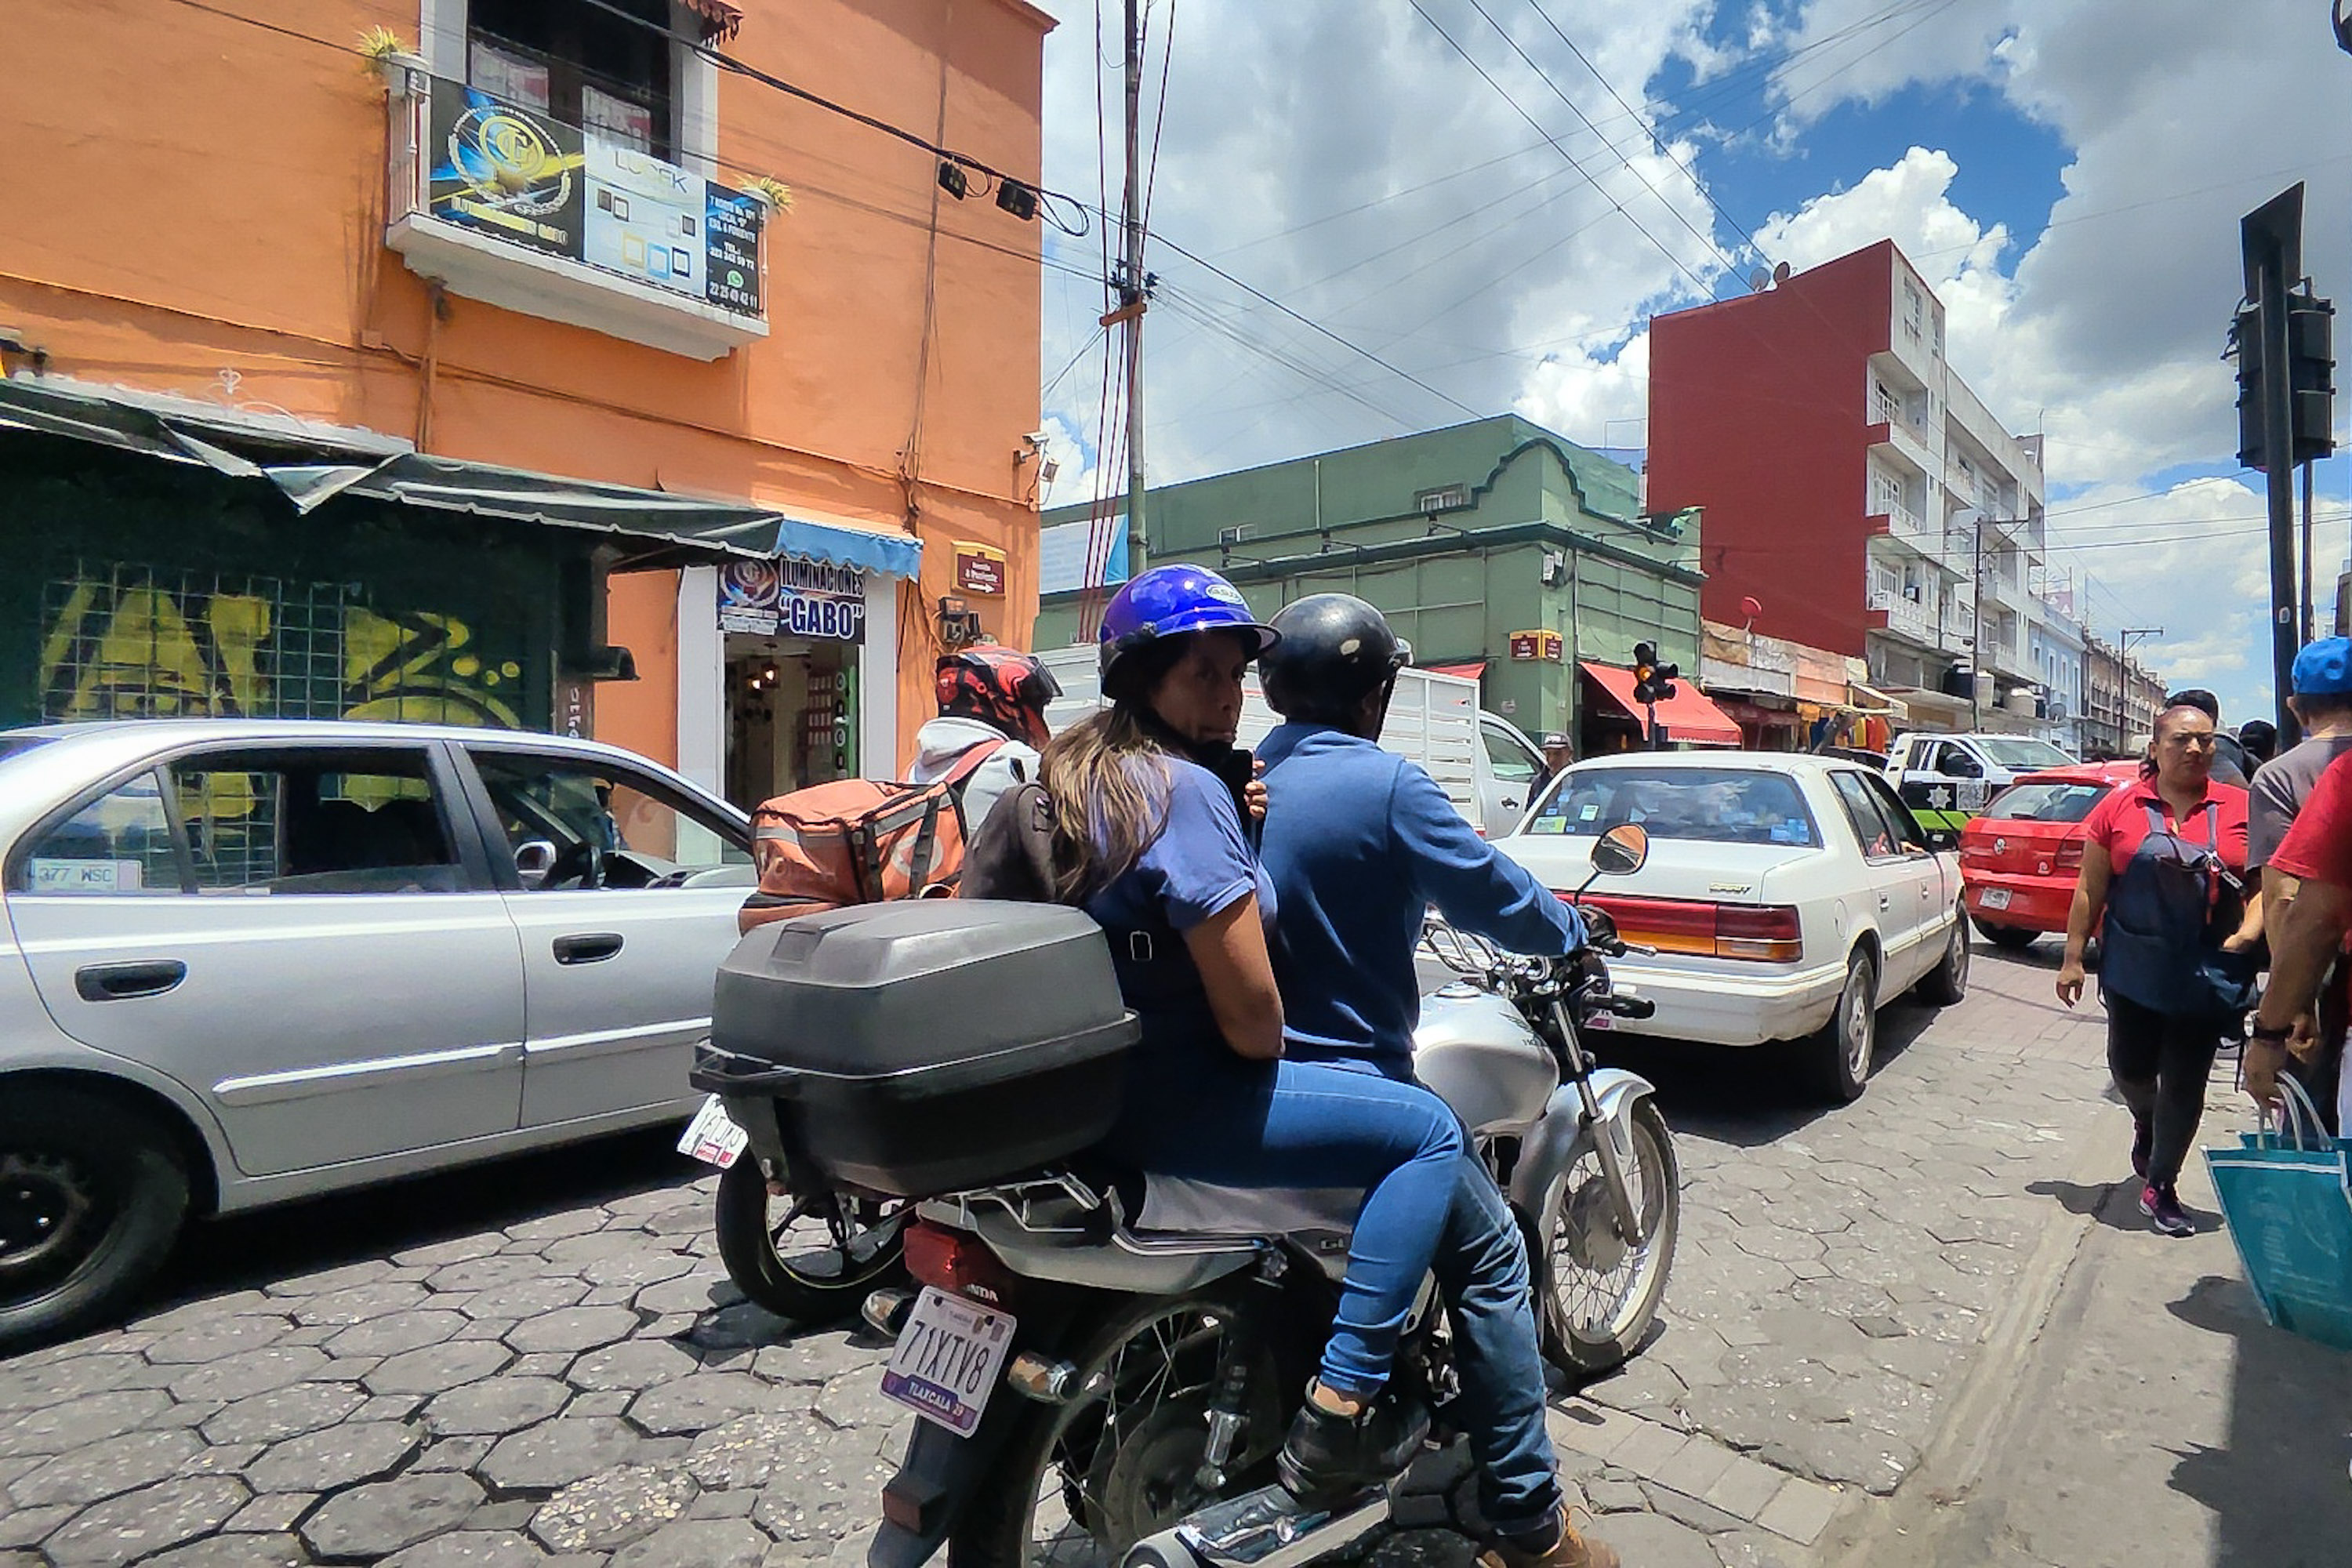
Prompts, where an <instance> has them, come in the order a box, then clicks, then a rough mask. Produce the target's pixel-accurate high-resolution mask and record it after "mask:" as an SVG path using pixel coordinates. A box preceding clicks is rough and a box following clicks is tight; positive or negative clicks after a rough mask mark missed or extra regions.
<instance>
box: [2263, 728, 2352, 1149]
mask: <svg viewBox="0 0 2352 1568" xmlns="http://www.w3.org/2000/svg"><path fill="white" fill-rule="evenodd" d="M2282 761H2284V759H2282ZM2266 869H2275V870H2277V871H2279V872H2282V873H2284V875H2286V876H2288V877H2292V878H2294V879H2295V884H2296V886H2295V894H2294V901H2293V902H2292V903H2291V904H2290V905H2289V907H2288V909H2287V911H2286V914H2285V916H2284V919H2282V920H2281V921H2279V924H2278V930H2277V934H2276V935H2275V937H2274V938H2273V941H2272V942H2271V981H2270V986H2269V989H2267V990H2266V991H2264V992H2263V1005H2262V1008H2261V1010H2260V1011H2259V1012H2257V1013H2256V1014H2255V1015H2254V1026H2253V1030H2252V1038H2251V1039H2250V1040H2249V1042H2248V1047H2247V1052H2246V1092H2247V1093H2248V1094H2251V1095H2252V1096H2253V1097H2254V1100H2255V1102H2256V1103H2257V1104H2261V1105H2270V1104H2273V1103H2274V1102H2275V1101H2276V1100H2278V1098H2279V1087H2278V1074H2279V1070H2280V1066H2281V1063H2280V1059H2279V1058H2280V1056H2281V1053H2282V1052H2284V1051H2288V1050H2290V1049H2291V1048H2292V1047H2294V1046H2297V1045H2300V1044H2302V1042H2303V1041H2305V1039H2307V1038H2309V1036H2310V1031H2311V1029H2312V1027H2313V1024H2314V1021H2315V1016H2317V1015H2318V1013H2319V1007H2320V997H2321V990H2322V987H2323V986H2324V985H2325V984H2326V977H2327V975H2328V973H2329V972H2330V971H2331V970H2334V969H2339V968H2341V967H2342V966H2343V953H2344V942H2345V939H2346V937H2347V935H2352V747H2347V750H2346V752H2345V754H2343V755H2339V756H2338V757H2337V758H2336V760H2335V761H2334V762H2332V763H2328V764H2327V769H2326V772H2325V773H2321V774H2320V776H2319V783H2318V784H2316V785H2315V786H2314V788H2313V789H2312V792H2311V795H2310V796H2309V798H2308V799H2306V800H2305V802H2304V804H2303V810H2302V812H2301V813H2300V814H2298V815H2297V816H2296V817H2295V819H2294V826H2293V827H2291V828H2289V829H2288V830H2287V835H2286V837H2285V839H2284V841H2283V842H2282V843H2281V844H2280V845H2279V847H2278V848H2277V849H2276V850H2275V851H2273V853H2272V855H2271V858H2270V866H2269V867H2268V868H2266ZM2347 1123H2352V1074H2339V1075H2338V1077H2337V1080H2336V1124H2337V1125H2338V1126H2339V1127H2341V1126H2343V1125H2346V1124H2347Z"/></svg>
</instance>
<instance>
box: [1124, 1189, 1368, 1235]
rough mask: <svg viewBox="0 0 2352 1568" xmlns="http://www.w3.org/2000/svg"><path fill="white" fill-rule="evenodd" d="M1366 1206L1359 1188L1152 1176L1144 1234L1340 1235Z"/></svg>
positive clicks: (1140, 1227)
mask: <svg viewBox="0 0 2352 1568" xmlns="http://www.w3.org/2000/svg"><path fill="white" fill-rule="evenodd" d="M1363 1206H1364V1194H1363V1193H1362V1192H1361V1191H1360V1189H1358V1188H1354V1187H1232V1186H1226V1185H1223V1184H1220V1183H1216V1182H1201V1181H1193V1180H1192V1179H1190V1178H1188V1177H1183V1176H1166V1175H1160V1174H1158V1173H1147V1174H1146V1175H1145V1176H1144V1178H1143V1204H1142V1206H1141V1207H1140V1208H1139V1210H1138V1211H1137V1214H1136V1216H1135V1223H1134V1229H1135V1231H1136V1233H1137V1234H1138V1235H1139V1236H1145V1237H1150V1236H1155V1235H1157V1236H1171V1237H1172V1236H1185V1237H1208V1236H1231V1237H1244V1236H1250V1237H1257V1236H1326V1237H1328V1236H1334V1235H1336V1236H1338V1237H1341V1238H1343V1239H1344V1238H1345V1237H1348V1236H1349V1234H1350V1233H1352V1232H1353V1231H1354V1230H1355V1228H1356V1215H1358V1214H1359V1213H1360V1212H1361V1210H1362V1209H1363Z"/></svg>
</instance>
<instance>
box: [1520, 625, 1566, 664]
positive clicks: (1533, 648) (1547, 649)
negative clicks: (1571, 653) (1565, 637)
mask: <svg viewBox="0 0 2352 1568" xmlns="http://www.w3.org/2000/svg"><path fill="white" fill-rule="evenodd" d="M1559 655H1560V637H1559V633H1558V632H1555V631H1550V630H1548V629H1541V628H1538V629H1537V630H1535V631H1525V632H1513V633H1512V634H1511V657H1512V658H1516V659H1544V660H1548V661H1549V662H1550V663H1553V664H1558V663H1559Z"/></svg>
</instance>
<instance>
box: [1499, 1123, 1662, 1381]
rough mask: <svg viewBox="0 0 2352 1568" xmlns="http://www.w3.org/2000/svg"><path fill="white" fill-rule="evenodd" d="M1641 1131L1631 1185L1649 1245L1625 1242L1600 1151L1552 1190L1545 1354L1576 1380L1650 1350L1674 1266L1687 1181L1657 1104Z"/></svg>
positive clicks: (1545, 1251) (1541, 1263) (1546, 1217)
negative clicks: (1647, 1339) (1649, 1342)
mask: <svg viewBox="0 0 2352 1568" xmlns="http://www.w3.org/2000/svg"><path fill="white" fill-rule="evenodd" d="M1632 1131H1633V1163H1632V1164H1631V1165H1630V1166H1628V1167H1627V1169H1626V1172H1625V1181H1626V1184H1627V1186H1628V1187H1630V1188H1631V1189H1632V1194H1633V1202H1634V1205H1635V1206H1636V1207H1637V1208H1638V1209H1639V1211H1640V1213H1641V1216H1642V1229H1643V1235H1644V1236H1646V1237H1648V1239H1647V1240H1646V1241H1645V1242H1644V1243H1643V1245H1642V1246H1641V1247H1638V1248H1637V1247H1629V1246H1627V1245H1626V1244H1625V1242H1624V1239H1623V1237H1620V1236H1619V1235H1618V1234H1617V1231H1616V1226H1615V1223H1614V1217H1613V1216H1614V1207H1613V1205H1612V1203H1611V1202H1610V1197H1609V1186H1608V1182H1607V1179H1606V1178H1605V1177H1604V1176H1603V1174H1602V1173H1601V1156H1600V1154H1599V1152H1597V1151H1591V1150H1588V1151H1587V1152H1585V1154H1584V1155H1583V1156H1582V1157H1581V1158H1580V1159H1579V1160H1578V1161H1577V1163H1575V1164H1573V1165H1571V1166H1570V1167H1569V1169H1568V1170H1567V1171H1566V1172H1565V1173H1562V1175H1561V1176H1560V1178H1559V1181H1557V1182H1555V1183H1554V1184H1553V1185H1552V1189H1551V1191H1550V1192H1549V1193H1547V1194H1545V1195H1544V1213H1543V1215H1542V1216H1541V1218H1540V1219H1539V1220H1538V1224H1537V1226H1536V1232H1537V1247H1536V1251H1535V1258H1534V1262H1535V1275H1536V1289H1537V1292H1538V1297H1539V1302H1538V1305H1539V1306H1540V1308H1541V1315H1542V1319H1543V1348H1544V1356H1545V1359H1547V1360H1549V1362H1551V1363H1552V1364H1553V1365H1555V1366H1557V1367H1559V1369H1560V1371H1562V1372H1564V1373H1567V1374H1568V1375H1569V1376H1570V1377H1572V1378H1578V1379H1590V1378H1593V1377H1598V1376H1599V1375H1601V1373H1606V1372H1611V1371H1613V1370H1615V1369H1616V1368H1617V1367H1619V1366H1621V1365H1622V1364H1623V1363H1624V1362H1625V1361H1626V1359H1627V1358H1628V1357H1630V1356H1631V1355H1633V1352H1635V1351H1638V1350H1640V1349H1641V1348H1642V1342H1643V1339H1644V1338H1645V1337H1646V1336H1647V1335H1648V1333H1649V1331H1650V1325H1651V1323H1652V1322H1653V1321H1655V1320H1656V1318H1657V1315H1658V1304H1659V1303H1660V1302H1661V1301H1663V1300H1664V1299H1665V1294H1666V1276H1667V1275H1668V1274H1669V1273H1670V1272H1672V1271H1673V1268H1674V1262H1675V1237H1676V1236H1677V1235H1678V1234H1679V1232H1680V1230H1681V1228H1682V1176H1681V1172H1680V1170H1679V1168H1678V1167H1677V1165H1676V1163H1675V1143H1674V1138H1673V1135H1672V1134H1671V1133H1669V1132H1668V1131H1667V1130H1666V1119H1665V1117H1664V1115H1663V1114H1662V1113H1661V1112H1660V1111H1659V1110H1658V1108H1657V1104H1656V1102H1655V1101H1654V1100H1649V1099H1647V1098H1644V1099H1643V1100H1640V1101H1638V1102H1637V1103H1636V1104H1635V1105H1634V1107H1633V1128H1632Z"/></svg>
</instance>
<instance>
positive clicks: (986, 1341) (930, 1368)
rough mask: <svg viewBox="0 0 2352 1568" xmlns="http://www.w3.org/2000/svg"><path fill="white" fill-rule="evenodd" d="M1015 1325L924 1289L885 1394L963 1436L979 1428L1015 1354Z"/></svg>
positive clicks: (894, 1356) (895, 1353) (887, 1375)
mask: <svg viewBox="0 0 2352 1568" xmlns="http://www.w3.org/2000/svg"><path fill="white" fill-rule="evenodd" d="M1012 1349H1013V1317H1012V1315H1011V1314H1010V1313H1007V1312H998V1311H992V1310H990V1309H989V1308H986V1307H983V1306H981V1305H980V1304H979V1303H977V1302H974V1301H967V1300H964V1299H963V1298H962V1297H961V1296H950V1295H949V1294H948V1293H947V1292H945V1291H944V1290H936V1289H931V1288H930V1287H929V1286H925V1287H924V1289H923V1293H922V1294H921V1295H920V1296H919V1297H917V1298H916V1299H915V1310H914V1311H913V1312H912V1313H911V1314H909V1315H908V1319H907V1326H906V1327H905V1328H904V1329H901V1330H900V1331H898V1345H897V1346H896V1347H895V1348H894V1349H892V1351H891V1352H890V1364H889V1365H888V1366H887V1367H885V1368H884V1369H883V1371H882V1392H883V1394H885V1395H886V1396H887V1397H888V1398H891V1399H895V1400H897V1401H898V1403H899V1404H901V1405H905V1406H906V1407H907V1408H908V1409H909V1410H911V1411H913V1412H914V1413H915V1414H916V1415H919V1416H921V1417H922V1418H923V1419H924V1420H926V1421H929V1422H931V1423H933V1424H935V1425H937V1426H944V1427H946V1428H947V1429H948V1430H949V1431H950V1432H953V1433H954V1434H955V1435H956V1436H959V1437H969V1436H971V1433H972V1428H973V1427H975V1426H979V1425H980V1416H981V1412H982V1411H984V1410H986V1409H987V1408H988V1396H989V1395H990V1394H993V1393H995V1392H996V1381H997V1378H998V1376H999V1375H1000V1374H1001V1373H1003V1371H1004V1358H1005V1356H1006V1355H1007V1354H1008V1353H1009V1352H1011V1351H1012Z"/></svg>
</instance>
